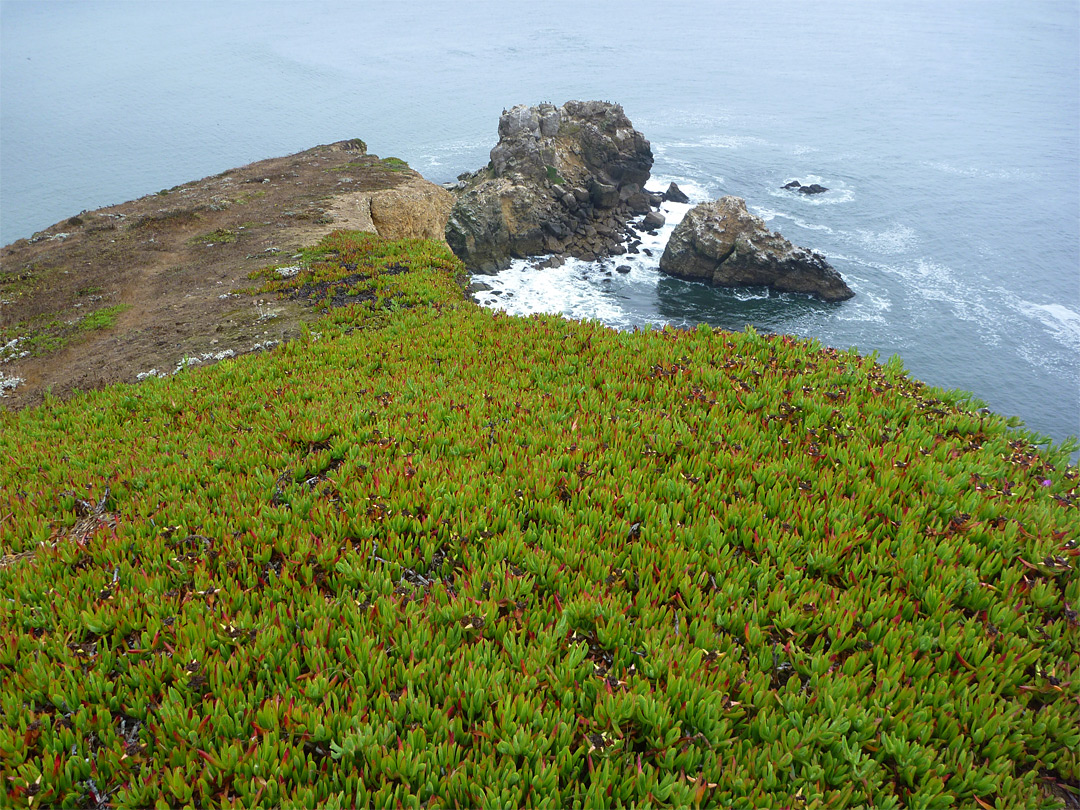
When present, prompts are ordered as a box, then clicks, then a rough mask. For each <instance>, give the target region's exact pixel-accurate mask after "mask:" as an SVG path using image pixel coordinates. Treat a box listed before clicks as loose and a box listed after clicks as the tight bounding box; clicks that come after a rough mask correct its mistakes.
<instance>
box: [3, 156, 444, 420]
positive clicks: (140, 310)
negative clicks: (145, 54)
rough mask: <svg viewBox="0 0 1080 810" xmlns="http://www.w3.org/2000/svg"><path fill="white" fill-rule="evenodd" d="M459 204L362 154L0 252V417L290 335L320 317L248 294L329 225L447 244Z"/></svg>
mask: <svg viewBox="0 0 1080 810" xmlns="http://www.w3.org/2000/svg"><path fill="white" fill-rule="evenodd" d="M451 205H452V199H451V196H450V194H449V192H447V191H446V190H445V189H442V188H440V187H438V186H435V185H433V184H432V183H429V182H428V181H426V180H424V179H423V178H422V177H421V176H420V175H419V174H418V173H416V172H415V171H413V170H412V169H410V168H408V166H407V165H406V164H405V163H404V162H402V161H399V160H397V159H395V158H387V159H385V160H380V159H379V158H378V157H376V156H374V155H369V154H367V149H366V146H365V145H364V143H363V141H360V140H351V141H341V142H339V143H334V144H330V145H326V146H317V147H315V148H313V149H309V150H307V151H305V152H300V153H299V154H295V155H290V156H288V157H282V158H273V159H270V160H263V161H259V162H257V163H252V164H250V165H248V166H243V167H241V168H238V169H232V170H230V171H227V172H223V173H221V174H218V175H215V176H213V177H208V178H204V179H202V180H197V181H194V182H191V183H186V184H184V185H182V186H177V187H175V188H172V189H168V190H163V191H160V192H158V193H157V194H151V195H148V196H146V197H142V198H140V199H137V200H132V201H131V202H126V203H122V204H120V205H113V206H109V207H107V208H101V209H99V210H97V211H88V212H87V211H84V212H83V213H81V214H79V215H77V216H74V217H72V218H71V219H68V220H66V221H65V222H61V223H57V224H56V225H54V226H52V227H50V228H47V229H45V230H44V231H41V232H40V233H37V234H35V235H34V236H33V238H31V239H20V240H18V241H16V242H14V243H12V244H10V245H7V246H5V247H3V248H0V408H6V409H9V410H14V409H18V408H22V407H26V406H30V405H35V404H37V403H39V402H41V401H42V399H43V397H44V396H45V394H46V392H48V391H51V392H52V393H53V394H54V395H55V396H59V397H64V396H67V395H69V394H71V393H72V392H74V391H76V390H85V389H92V388H97V387H101V386H104V385H107V384H109V383H113V382H135V381H136V380H137V379H138V378H139V375H140V374H146V373H147V372H150V371H151V370H156V372H157V373H159V374H170V373H172V372H173V371H174V370H175V369H176V368H177V367H178V365H179V364H181V363H182V362H185V358H189V359H188V360H187V361H186V362H188V363H191V362H214V360H215V359H219V358H221V357H223V356H231V355H230V353H232V354H242V353H244V352H249V351H253V350H254V351H258V350H261V349H262V348H266V347H268V346H269V345H273V344H274V343H277V342H281V341H284V340H288V339H289V338H291V337H293V336H295V335H296V334H298V333H299V332H300V330H301V328H302V325H303V323H304V322H305V321H311V320H313V319H314V318H315V317H317V316H316V314H315V313H313V312H312V311H310V310H309V309H306V308H304V307H302V306H301V305H300V304H297V303H294V302H288V301H277V300H266V299H260V298H257V297H253V296H251V295H250V294H248V293H246V292H244V290H245V289H248V288H252V287H253V286H254V285H255V282H252V281H251V280H249V278H248V274H249V273H251V272H252V271H253V270H258V269H260V268H263V267H267V266H286V265H289V264H291V263H292V262H293V260H294V259H296V258H297V250H298V249H299V248H300V247H303V246H305V245H310V244H312V243H314V242H315V241H317V240H318V239H319V238H320V237H321V236H323V235H325V234H327V233H329V232H331V231H332V230H335V229H337V228H348V229H357V230H366V231H374V232H377V233H379V234H380V235H382V236H385V237H387V238H392V239H396V238H404V237H413V236H418V237H426V238H435V239H442V238H443V232H444V229H445V226H446V219H447V217H448V216H449V212H450V207H451Z"/></svg>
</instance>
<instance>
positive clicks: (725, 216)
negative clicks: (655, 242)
mask: <svg viewBox="0 0 1080 810" xmlns="http://www.w3.org/2000/svg"><path fill="white" fill-rule="evenodd" d="M660 270H661V271H663V272H665V273H667V274H668V275H672V276H677V277H679V278H685V279H691V280H697V281H707V282H709V283H711V284H714V285H716V286H720V287H743V286H756V285H765V286H768V287H771V288H772V289H774V290H777V291H780V292H800V293H807V294H809V295H816V296H817V297H819V298H822V299H824V300H825V301H843V300H845V299H848V298H851V297H852V296H853V295H855V293H854V292H852V291H851V288H850V287H848V285H847V284H845V283H844V280H843V279H842V278H841V277H840V274H839V273H838V272H836V270H834V269H833V268H832V266H831V265H830V264H829V263H828V262H827V261H826V260H825V257H824V256H822V255H821V254H820V253H818V252H816V251H813V250H808V249H807V248H803V247H796V246H795V245H792V244H791V242H789V241H788V240H787V239H785V238H784V237H783V236H781V235H780V234H778V233H776V232H774V231H770V230H769V229H768V228H767V227H766V226H765V222H764V221H763V220H762V219H761V218H760V217H756V216H754V215H753V214H751V213H750V212H749V211H748V210H747V209H746V201H745V200H743V199H741V198H739V197H722V198H721V199H719V200H715V201H714V202H707V203H702V204H700V205H697V206H694V207H693V208H691V209H690V211H689V212H688V213H687V214H686V217H685V218H684V219H683V221H682V222H680V223H679V224H678V225H677V226H675V230H674V231H673V232H672V234H671V238H670V239H669V240H668V244H667V247H666V248H665V249H664V255H663V256H661V257H660Z"/></svg>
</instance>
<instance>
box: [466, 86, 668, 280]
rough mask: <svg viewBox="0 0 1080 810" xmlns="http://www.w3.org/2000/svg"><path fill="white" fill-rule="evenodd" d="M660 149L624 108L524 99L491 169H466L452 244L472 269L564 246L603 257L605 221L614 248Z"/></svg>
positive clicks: (507, 124)
mask: <svg viewBox="0 0 1080 810" xmlns="http://www.w3.org/2000/svg"><path fill="white" fill-rule="evenodd" d="M652 162H653V156H652V150H651V148H650V146H649V142H648V141H647V140H646V139H645V137H644V136H643V135H642V134H641V133H640V132H638V131H637V130H636V129H634V127H633V125H632V124H631V123H630V120H629V119H628V118H627V117H626V114H625V113H624V112H623V109H622V107H621V106H619V105H618V104H610V103H608V102H600V101H568V102H566V103H565V104H563V105H562V106H561V107H556V106H554V105H552V104H541V105H539V106H536V107H529V106H525V105H519V106H517V107H514V108H513V109H511V110H509V111H504V112H503V114H502V117H501V118H500V119H499V142H498V144H496V145H495V147H494V148H493V149H492V150H491V162H490V163H489V164H488V165H487V167H485V168H483V169H480V170H479V171H476V172H472V173H471V174H464V175H461V178H460V182H459V183H458V184H456V185H455V187H454V188H453V192H454V195H455V203H454V207H453V210H452V211H451V212H450V217H449V221H448V222H447V225H446V241H447V242H448V243H449V245H450V247H451V248H452V249H453V251H454V253H455V254H457V256H458V257H459V258H460V259H461V260H462V261H464V262H465V265H466V267H467V268H468V269H470V270H472V271H474V272H475V271H481V272H489V271H493V270H495V269H497V268H498V267H500V266H503V265H505V263H506V262H507V261H508V260H509V259H510V258H525V257H528V256H535V255H538V254H541V253H547V252H551V250H552V248H553V247H555V246H556V242H557V243H558V249H559V251H560V252H565V253H567V254H569V255H572V256H577V257H579V258H586V257H588V256H595V255H596V250H597V248H596V245H595V244H593V240H594V239H595V237H596V234H597V227H596V226H597V225H598V224H601V223H604V222H609V221H610V222H611V223H614V231H613V232H612V234H611V235H610V236H609V237H607V238H606V239H605V242H606V243H607V244H608V246H609V248H610V247H613V246H615V245H617V244H618V243H619V242H620V241H621V239H622V234H624V233H625V232H626V223H627V221H628V220H629V219H630V217H632V216H634V215H635V214H641V213H645V211H647V210H648V207H649V199H648V197H647V195H645V193H644V190H643V187H644V185H645V183H646V182H647V181H648V179H649V172H650V170H651V169H652Z"/></svg>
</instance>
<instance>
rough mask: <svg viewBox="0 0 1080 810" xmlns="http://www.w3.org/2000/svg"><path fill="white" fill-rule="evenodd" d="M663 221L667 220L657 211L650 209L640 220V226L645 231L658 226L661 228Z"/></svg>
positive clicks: (653, 229) (655, 228) (652, 229)
mask: <svg viewBox="0 0 1080 810" xmlns="http://www.w3.org/2000/svg"><path fill="white" fill-rule="evenodd" d="M665 222H667V220H666V219H665V218H664V215H663V214H661V213H660V212H659V211H650V212H649V213H647V214H646V215H645V218H644V219H642V220H641V226H642V228H644V229H645V230H646V231H655V230H657V229H658V228H663V227H664V223H665Z"/></svg>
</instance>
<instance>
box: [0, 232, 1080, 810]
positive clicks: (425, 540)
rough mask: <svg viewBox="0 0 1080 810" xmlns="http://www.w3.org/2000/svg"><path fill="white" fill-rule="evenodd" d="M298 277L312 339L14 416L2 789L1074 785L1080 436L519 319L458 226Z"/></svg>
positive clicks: (655, 339) (460, 800) (132, 800)
mask: <svg viewBox="0 0 1080 810" xmlns="http://www.w3.org/2000/svg"><path fill="white" fill-rule="evenodd" d="M277 270H278V268H274V267H271V268H267V269H266V270H265V271H263V272H262V273H259V274H256V275H257V278H256V280H255V281H254V282H253V283H254V284H255V285H256V287H258V290H259V294H260V295H264V296H265V295H267V294H270V293H274V294H277V295H280V296H284V297H293V298H296V299H298V300H306V301H309V302H310V303H312V304H313V305H315V306H319V307H324V308H325V309H326V310H327V314H326V316H325V317H324V319H323V320H322V321H321V322H319V324H318V325H317V326H316V327H315V328H313V329H312V330H310V331H308V332H306V333H305V334H304V335H303V337H302V338H301V339H298V340H294V341H292V342H289V343H287V344H285V345H283V346H281V347H279V348H278V349H276V350H274V351H273V352H269V353H266V354H261V355H249V356H244V357H238V358H236V359H233V360H229V361H225V362H222V363H220V364H218V365H216V366H214V367H210V368H197V369H191V370H188V371H184V372H182V373H180V374H178V375H176V376H175V377H171V378H169V379H149V380H147V381H146V382H144V383H142V384H140V385H137V386H128V385H120V386H114V387H110V388H108V389H105V390H103V391H99V392H94V393H90V394H85V395H80V396H78V397H76V398H74V399H72V400H70V401H68V402H59V401H57V400H48V401H46V403H45V404H44V405H43V406H41V407H38V408H35V409H32V410H24V411H20V412H18V413H0V459H2V464H0V555H3V559H2V560H0V717H2V723H0V766H2V771H3V775H4V781H3V784H2V786H0V796H2V797H3V802H2V803H3V804H5V805H9V806H24V807H25V806H33V807H40V806H51V805H58V806H83V807H86V806H90V807H106V806H113V807H126V806H144V805H153V804H157V805H160V806H165V805H186V806H195V807H210V806H213V807H217V806H245V807H247V806H272V805H279V806H315V805H316V804H318V805H320V806H326V807H337V806H343V807H344V806H354V805H355V806H375V807H392V806H399V805H401V806H414V807H415V806H420V805H425V804H426V805H430V806H439V807H475V806H489V805H498V806H548V807H571V806H586V805H588V806H615V805H620V804H630V803H640V804H652V805H658V806H664V805H677V806H686V805H706V806H770V807H780V806H788V807H800V808H801V807H806V808H813V807H837V808H839V807H845V806H857V805H863V806H865V805H872V806H875V807H901V806H911V807H945V806H949V805H955V806H965V807H974V806H981V807H997V808H1002V807H1036V806H1044V805H1053V804H1055V803H1060V800H1062V799H1067V798H1068V797H1069V796H1070V795H1072V794H1070V791H1075V790H1076V786H1077V782H1078V767H1077V758H1076V756H1077V755H1076V750H1077V746H1078V743H1080V730H1078V729H1080V709H1078V696H1080V687H1078V678H1077V674H1078V673H1077V670H1078V668H1080V651H1078V647H1080V645H1078V643H1077V642H1078V638H1080V632H1078V624H1077V619H1078V617H1077V612H1076V608H1077V602H1078V598H1080V578H1078V576H1077V570H1076V565H1077V556H1078V554H1080V551H1078V549H1077V539H1078V537H1077V535H1078V520H1077V515H1078V512H1077V508H1078V500H1077V498H1078V494H1077V486H1078V482H1077V471H1076V469H1075V468H1072V467H1069V466H1067V464H1066V461H1067V458H1068V452H1069V449H1070V448H1068V447H1053V446H1035V442H1036V437H1033V436H1031V435H1029V434H1026V433H1023V432H1020V431H1016V430H1009V429H1008V428H1007V426H1006V421H1005V420H1004V419H1002V418H1001V417H998V416H996V415H993V414H989V413H985V412H982V411H981V410H980V408H979V403H976V402H973V401H971V400H969V399H966V398H965V397H964V396H962V395H959V394H954V393H946V392H943V391H940V390H936V389H932V388H928V387H926V386H924V385H922V384H921V383H919V382H917V381H915V380H912V379H911V378H909V377H908V376H907V375H906V373H905V372H904V370H903V368H902V366H901V364H900V363H899V362H898V361H895V360H891V361H889V362H887V363H884V364H879V363H878V362H875V360H874V359H873V358H866V357H860V356H859V355H858V354H856V353H855V352H853V351H838V350H835V349H831V348H824V347H822V346H820V345H818V344H815V343H814V342H812V341H802V340H798V339H794V338H791V337H787V336H777V335H762V334H757V333H755V332H754V331H752V330H747V331H746V332H743V333H728V332H721V331H717V330H712V329H709V328H706V327H701V328H699V329H696V330H690V331H680V330H672V329H665V330H662V331H650V332H636V333H620V332H616V331H613V330H610V329H607V328H604V327H602V326H600V325H597V324H594V323H579V322H570V321H566V320H563V319H560V318H556V317H533V318H511V317H506V316H504V315H499V314H495V313H492V312H489V311H486V310H483V309H481V308H479V307H477V306H475V305H473V304H471V303H469V302H468V301H466V300H465V298H464V297H463V295H462V293H461V291H460V286H459V284H458V282H457V280H456V279H455V275H457V274H460V273H461V268H460V265H459V264H458V263H457V262H456V260H455V259H454V258H453V257H452V255H450V254H449V252H448V251H447V250H446V248H445V246H440V245H435V244H433V243H429V242H421V241H405V242H397V243H389V242H383V241H381V240H379V239H377V238H375V237H371V236H367V235H361V234H350V233H337V234H334V235H332V236H331V237H329V238H327V239H326V240H324V241H323V242H322V243H321V244H320V245H319V246H318V247H317V248H314V249H312V250H309V251H307V252H306V253H305V254H304V256H303V259H302V261H301V263H300V269H299V270H298V271H296V272H293V271H292V269H291V268H290V269H289V270H288V272H287V273H279V272H277ZM259 285H261V286H259Z"/></svg>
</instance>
